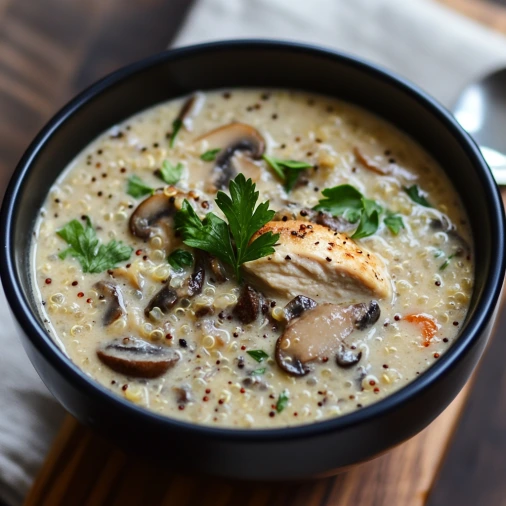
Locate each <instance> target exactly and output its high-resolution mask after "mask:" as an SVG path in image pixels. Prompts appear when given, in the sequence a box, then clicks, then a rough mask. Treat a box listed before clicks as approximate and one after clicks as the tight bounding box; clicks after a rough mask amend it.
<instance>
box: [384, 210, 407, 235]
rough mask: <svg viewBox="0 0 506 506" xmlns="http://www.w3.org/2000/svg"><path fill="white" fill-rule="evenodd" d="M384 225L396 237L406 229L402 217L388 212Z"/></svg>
mask: <svg viewBox="0 0 506 506" xmlns="http://www.w3.org/2000/svg"><path fill="white" fill-rule="evenodd" d="M383 223H384V224H385V225H386V226H387V227H388V229H389V230H390V232H392V234H394V235H397V234H398V233H399V232H400V231H401V228H405V227H404V222H403V221H402V217H401V216H399V215H398V214H392V213H390V212H388V213H387V215H386V216H385V218H384V220H383Z"/></svg>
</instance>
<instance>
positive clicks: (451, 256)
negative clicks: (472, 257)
mask: <svg viewBox="0 0 506 506" xmlns="http://www.w3.org/2000/svg"><path fill="white" fill-rule="evenodd" d="M456 254H457V253H454V254H453V255H449V256H448V257H446V260H445V261H444V262H443V263H442V264H441V266H440V267H439V270H440V271H444V270H445V269H446V268H447V267H448V266H449V265H450V260H451V259H452V258H453V257H454V256H455V255H456Z"/></svg>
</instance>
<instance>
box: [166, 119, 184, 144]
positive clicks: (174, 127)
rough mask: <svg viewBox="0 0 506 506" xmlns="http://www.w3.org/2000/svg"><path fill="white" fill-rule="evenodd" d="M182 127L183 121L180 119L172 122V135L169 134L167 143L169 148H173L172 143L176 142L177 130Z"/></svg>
mask: <svg viewBox="0 0 506 506" xmlns="http://www.w3.org/2000/svg"><path fill="white" fill-rule="evenodd" d="M182 126H183V121H182V120H181V119H180V118H176V119H175V120H174V121H173V122H172V133H171V134H170V141H169V146H170V147H171V148H173V147H174V142H176V137H177V134H178V133H179V130H181V127H182Z"/></svg>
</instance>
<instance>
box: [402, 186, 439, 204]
mask: <svg viewBox="0 0 506 506" xmlns="http://www.w3.org/2000/svg"><path fill="white" fill-rule="evenodd" d="M404 191H405V192H406V193H407V194H408V196H409V198H410V199H411V200H412V201H413V202H416V203H417V204H420V205H421V206H424V207H432V206H431V204H430V202H429V201H428V200H427V198H426V197H425V195H426V194H425V192H423V191H422V190H420V188H419V186H418V185H417V184H414V185H413V186H410V187H409V188H408V187H407V186H404Z"/></svg>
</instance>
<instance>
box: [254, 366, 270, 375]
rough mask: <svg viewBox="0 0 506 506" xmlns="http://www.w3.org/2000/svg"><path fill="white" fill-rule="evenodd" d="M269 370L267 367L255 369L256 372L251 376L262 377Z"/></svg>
mask: <svg viewBox="0 0 506 506" xmlns="http://www.w3.org/2000/svg"><path fill="white" fill-rule="evenodd" d="M266 370H267V368H266V367H260V368H259V369H255V370H254V371H251V375H252V376H255V375H256V376H261V375H262V374H264V373H265V371H266Z"/></svg>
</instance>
